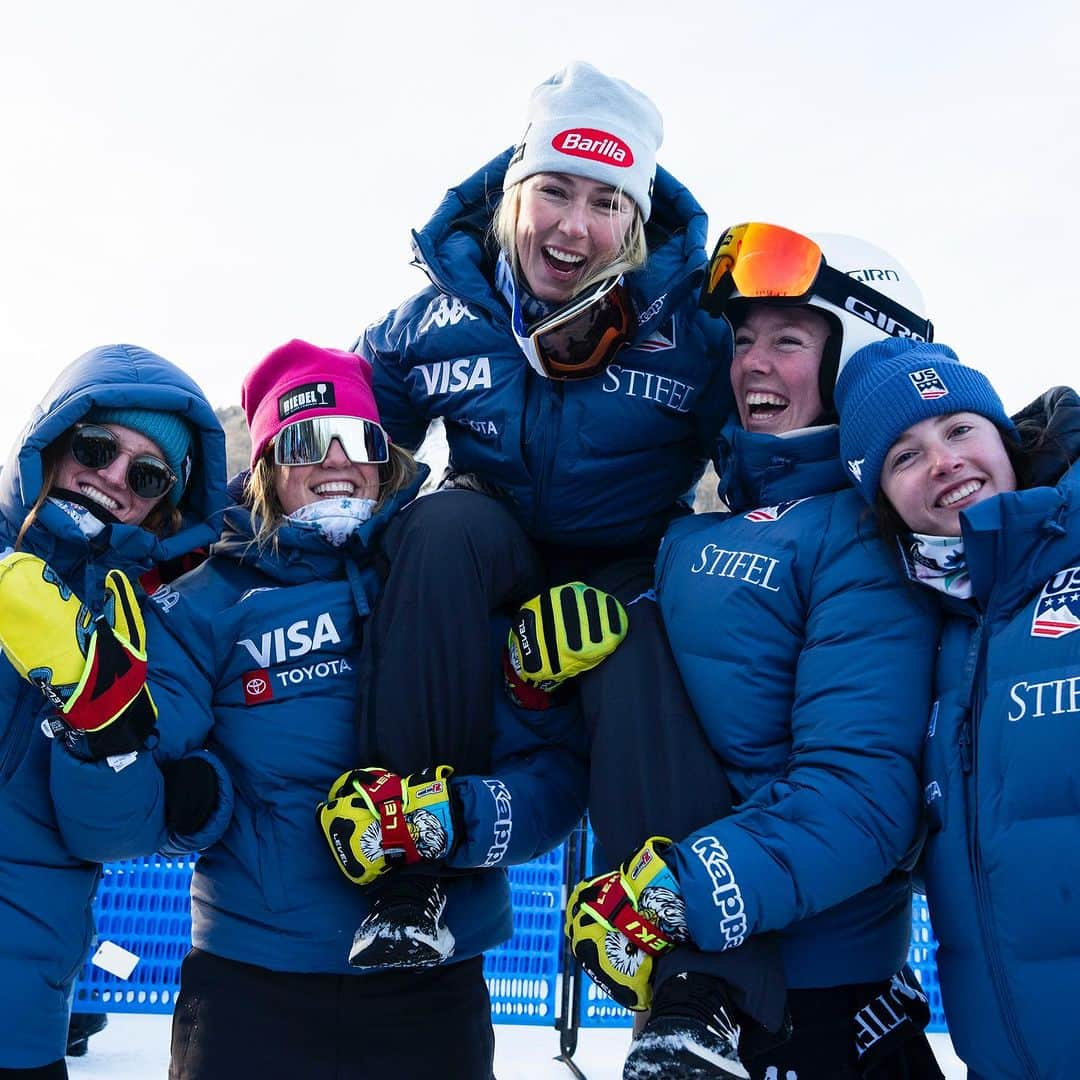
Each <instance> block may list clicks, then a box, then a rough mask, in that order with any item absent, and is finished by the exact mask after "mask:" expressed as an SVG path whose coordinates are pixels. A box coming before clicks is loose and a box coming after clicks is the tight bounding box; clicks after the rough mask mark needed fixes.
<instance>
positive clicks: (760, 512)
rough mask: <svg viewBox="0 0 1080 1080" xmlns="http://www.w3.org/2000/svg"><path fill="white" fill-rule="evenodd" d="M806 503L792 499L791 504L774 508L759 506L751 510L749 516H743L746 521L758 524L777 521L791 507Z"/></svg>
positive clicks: (803, 500)
mask: <svg viewBox="0 0 1080 1080" xmlns="http://www.w3.org/2000/svg"><path fill="white" fill-rule="evenodd" d="M803 502H806V500H805V499H794V500H792V501H791V502H782V503H777V504H776V506H759V507H758V508H757V509H756V510H751V511H750V513H749V514H743V517H744V518H746V520H747V521H755V522H757V523H758V524H761V523H762V522H766V521H779V520H780V519H781V518H782V517H783V516H784V515H785V514H786V513H787V512H788V511H789V510H790V509H792V507H795V506H798V505H799V503H803Z"/></svg>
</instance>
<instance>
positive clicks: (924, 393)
mask: <svg viewBox="0 0 1080 1080" xmlns="http://www.w3.org/2000/svg"><path fill="white" fill-rule="evenodd" d="M908 378H909V379H910V380H911V385H912V386H914V387H915V389H916V391H918V394H919V397H921V398H922V399H923V401H937V399H938V398H943V397H945V395H946V394H948V392H949V388H948V387H947V386H946V385H945V384H944V383H943V382H942V381H941V376H940V375H939V374H938V373H937V372H936V371H935V370H934V369H933V368H932V367H928V368H923V369H922V370H921V371H909V372H908Z"/></svg>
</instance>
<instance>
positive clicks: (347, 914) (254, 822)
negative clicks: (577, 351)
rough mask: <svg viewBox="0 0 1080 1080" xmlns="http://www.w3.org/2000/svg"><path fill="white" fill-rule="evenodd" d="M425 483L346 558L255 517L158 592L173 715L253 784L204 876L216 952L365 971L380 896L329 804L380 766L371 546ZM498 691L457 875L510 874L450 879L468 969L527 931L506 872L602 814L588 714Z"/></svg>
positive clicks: (368, 528)
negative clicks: (366, 667) (330, 832)
mask: <svg viewBox="0 0 1080 1080" xmlns="http://www.w3.org/2000/svg"><path fill="white" fill-rule="evenodd" d="M423 472H424V473H425V474H426V469H424V470H423ZM418 486H419V480H417V481H416V483H415V484H414V485H413V488H412V489H411V490H409V491H405V492H399V493H398V495H397V496H395V497H394V499H393V500H392V501H391V503H390V504H389V505H388V506H387V507H385V508H384V509H383V510H382V511H380V513H378V514H377V515H376V516H375V517H374V518H372V519H371V520H370V521H369V522H367V523H366V524H365V525H364V526H362V527H361V530H360V533H359V535H357V536H356V537H354V538H353V541H352V542H351V545H349V546H346V547H344V548H342V549H334V548H331V547H329V546H328V545H327V544H325V543H324V542H323V541H322V540H321V539H320V538H318V537H317V536H315V535H313V534H312V533H310V532H304V531H301V530H300V529H297V528H295V527H292V526H283V527H282V528H281V530H280V531H279V533H278V548H277V550H276V551H275V550H274V549H273V548H271V547H269V546H264V547H263V548H262V549H260V548H259V546H258V545H257V544H255V543H253V537H252V532H251V521H250V514H249V513H248V511H247V510H246V509H244V508H242V507H237V508H235V509H233V510H230V511H229V512H228V515H227V527H226V532H225V537H224V539H223V540H222V542H221V543H220V544H218V545H216V546H215V548H214V550H213V552H212V554H211V557H210V559H208V560H207V561H206V562H205V563H203V565H202V566H200V567H198V568H197V569H196V570H194V571H193V572H192V573H190V574H187V575H185V576H184V577H183V578H181V579H180V580H179V581H178V582H176V583H175V584H174V586H173V587H172V589H171V590H170V591H169V592H168V593H166V594H164V595H162V594H159V596H158V599H159V604H158V605H157V606H156V610H155V612H154V615H155V618H154V620H153V622H152V624H151V627H150V633H149V637H148V648H152V649H153V650H154V655H155V656H157V658H158V660H159V663H160V665H161V667H160V669H159V670H162V671H163V674H162V676H161V678H160V679H159V680H158V681H157V682H156V683H155V685H154V694H155V697H156V699H157V702H158V707H159V709H161V711H162V713H163V714H166V713H167V714H168V715H169V716H170V718H171V722H172V723H174V724H175V725H177V726H179V727H180V728H182V729H183V732H184V737H185V739H186V740H187V742H188V743H189V744H190V745H191V746H201V745H203V744H204V743H205V744H206V745H207V746H208V748H209V749H210V750H211V751H213V752H214V753H215V754H217V755H219V756H220V757H221V758H222V759H223V760H224V761H225V763H226V765H227V767H228V769H229V772H230V774H231V775H232V778H233V783H234V786H235V790H236V801H235V810H234V813H233V818H232V821H231V822H230V823H229V826H228V829H227V831H226V832H225V834H224V836H223V837H222V839H221V841H220V843H217V844H215V845H213V846H212V847H210V848H209V849H207V850H206V851H204V853H203V854H202V856H201V857H200V859H199V861H198V863H197V864H196V867H195V876H194V880H193V883H192V918H193V923H194V925H193V930H192V937H193V941H194V943H195V945H196V946H198V947H199V948H201V949H205V950H207V951H209V952H212V953H214V954H215V955H217V956H222V957H226V958H228V959H231V960H238V961H241V962H244V963H249V964H257V965H259V966H260V967H265V968H270V969H272V970H275V971H295V972H334V973H341V974H345V973H354V974H355V973H356V972H357V969H354V968H350V967H349V966H348V963H347V956H348V952H349V947H350V945H351V944H352V939H353V934H354V932H355V931H356V928H357V926H358V925H359V924H360V922H361V920H362V919H363V918H364V916H365V915H366V914H367V911H368V906H369V899H368V896H369V894H368V892H367V891H366V890H364V889H361V888H359V887H357V886H356V885H354V884H352V883H351V882H350V881H348V880H347V879H346V878H345V876H344V875H343V874H342V873H341V871H340V869H339V868H338V866H337V863H336V860H335V859H334V858H333V856H332V855H331V852H330V850H329V848H328V847H327V844H326V840H325V838H324V836H323V834H322V832H321V831H320V829H319V827H318V825H317V823H316V818H315V806H316V804H317V803H318V802H319V801H320V800H322V799H325V798H326V793H327V791H328V790H329V788H330V785H331V784H332V783H333V782H334V780H336V779H337V777H338V776H339V775H340V774H341V773H342V772H344V771H345V770H346V769H348V768H350V767H352V766H355V765H360V764H377V763H376V762H357V761H356V760H355V754H356V749H355V747H356V743H357V738H356V730H355V724H356V714H357V710H356V701H357V697H358V686H357V678H358V673H359V670H360V665H359V655H360V650H361V645H362V640H363V630H364V626H365V624H366V621H367V617H368V615H369V612H370V610H371V605H372V604H373V602H374V598H375V596H376V594H377V591H378V588H379V584H380V583H379V578H378V575H377V574H376V572H375V570H374V568H373V567H372V565H371V560H370V556H369V552H370V551H371V546H372V544H374V543H375V540H376V538H377V536H378V535H379V533H380V532H381V531H382V529H383V528H384V527H385V525H386V523H387V519H388V518H389V516H390V515H391V514H392V513H393V512H394V511H395V510H396V509H397V508H398V507H399V506H401V505H403V504H404V502H406V501H407V500H408V499H409V498H411V497H412V495H413V494H415V489H416V487H418ZM503 634H504V635H505V629H504V630H503ZM504 640H505V636H504ZM421 647H422V645H421ZM496 697H497V698H498V701H497V703H496V710H497V712H496V716H495V718H494V727H493V731H494V733H495V734H494V743H493V746H492V758H491V760H492V775H490V776H455V777H454V779H453V781H452V784H453V786H454V789H455V792H456V794H457V795H458V796H460V801H461V806H462V808H463V814H464V833H465V837H464V841H463V842H462V843H461V844H460V846H458V847H456V848H455V851H454V853H453V855H452V857H451V858H450V859H449V864H450V865H451V866H453V867H455V868H474V867H495V868H496V869H495V870H483V871H481V872H477V873H473V874H468V873H464V874H458V875H448V876H447V877H446V879H445V885H446V894H447V908H446V920H447V924H448V925H449V927H450V929H451V931H452V932H453V934H454V936H455V938H456V940H457V947H456V953H455V960H464V959H467V958H469V957H470V956H475V955H477V954H479V953H481V952H483V951H484V950H486V949H489V948H492V947H493V946H495V945H497V944H499V943H500V942H502V941H503V940H505V939H506V938H508V937H509V936H510V934H511V931H512V919H511V909H510V891H509V886H508V882H507V877H506V874H505V873H504V872H502V871H500V870H499V869H497V868H500V867H505V866H507V865H509V864H512V863H519V862H527V861H529V860H530V859H533V858H535V857H537V856H538V855H540V854H542V853H543V852H545V851H547V850H549V849H550V848H552V847H554V846H555V845H556V844H557V843H558V842H559V841H560V840H562V839H563V838H564V837H565V836H566V835H567V834H568V833H569V831H570V829H571V828H572V827H573V825H574V823H575V822H576V821H577V820H578V818H579V817H580V815H581V814H582V812H583V810H584V803H585V786H586V781H585V765H584V747H583V746H581V745H579V741H580V738H581V737H580V734H579V732H578V729H577V725H576V724H575V722H574V718H573V715H572V713H571V710H569V709H566V710H563V711H562V712H561V713H559V712H558V711H556V714H554V715H553V714H552V713H551V712H549V713H531V714H529V713H524V712H520V713H519V712H515V711H514V710H512V709H511V707H510V705H509V703H508V702H507V701H506V700H505V696H504V695H503V694H502V693H501V692H500V693H499V694H498V695H496Z"/></svg>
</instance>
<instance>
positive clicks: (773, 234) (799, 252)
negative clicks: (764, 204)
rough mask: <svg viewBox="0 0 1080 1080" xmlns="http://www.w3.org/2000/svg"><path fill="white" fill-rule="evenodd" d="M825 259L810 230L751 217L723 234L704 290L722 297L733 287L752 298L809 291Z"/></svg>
mask: <svg viewBox="0 0 1080 1080" xmlns="http://www.w3.org/2000/svg"><path fill="white" fill-rule="evenodd" d="M821 264H822V257H821V248H820V247H818V245H817V244H816V243H815V242H814V241H813V240H811V239H810V238H809V237H808V236H803V235H802V234H801V233H797V232H792V231H791V230H790V229H783V228H781V227H780V226H779V225H766V224H763V223H762V222H757V221H751V222H746V223H744V224H742V225H734V226H732V227H731V228H729V229H727V230H726V231H725V232H724V235H723V236H721V237H720V241H719V243H718V244H717V245H716V250H715V251H713V256H712V261H711V262H710V264H709V277H708V281H707V283H706V287H705V293H706V296H710V295H715V299H716V300H718V301H719V302H721V303H722V302H723V301H724V300H726V299H727V297H728V296H730V295H731V293H732V291H733V289H738V291H739V293H740V294H741V295H742V296H744V297H748V298H749V297H769V296H773V297H787V298H790V299H798V298H801V297H804V296H807V295H808V294H809V293H810V290H811V289H812V288H813V286H814V282H815V281H816V280H817V276H818V272H819V271H820V270H821ZM728 275H730V276H728ZM725 278H726V279H727V281H726V284H725Z"/></svg>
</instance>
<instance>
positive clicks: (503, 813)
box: [480, 780, 514, 866]
mask: <svg viewBox="0 0 1080 1080" xmlns="http://www.w3.org/2000/svg"><path fill="white" fill-rule="evenodd" d="M484 786H485V787H486V788H487V789H488V791H489V792H490V793H491V798H492V800H493V801H494V803H495V822H494V824H493V825H492V827H491V829H492V840H491V847H489V848H488V852H487V855H485V856H484V861H483V862H482V863H481V864H480V865H481V866H498V865H499V863H500V862H502V860H503V859H504V858H505V857H506V851H507V849H508V848H509V847H510V834H511V833H512V832H513V831H514V807H513V801H512V799H511V796H510V789H509V788H508V787H507V786H506V785H505V784H504V783H503V782H502V781H501V780H485V781H484Z"/></svg>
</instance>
